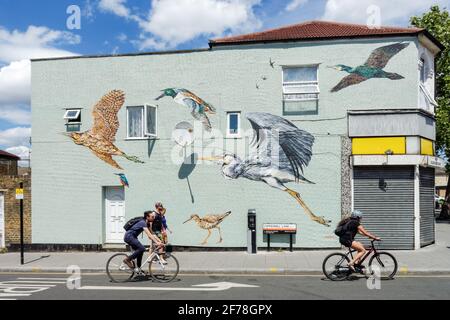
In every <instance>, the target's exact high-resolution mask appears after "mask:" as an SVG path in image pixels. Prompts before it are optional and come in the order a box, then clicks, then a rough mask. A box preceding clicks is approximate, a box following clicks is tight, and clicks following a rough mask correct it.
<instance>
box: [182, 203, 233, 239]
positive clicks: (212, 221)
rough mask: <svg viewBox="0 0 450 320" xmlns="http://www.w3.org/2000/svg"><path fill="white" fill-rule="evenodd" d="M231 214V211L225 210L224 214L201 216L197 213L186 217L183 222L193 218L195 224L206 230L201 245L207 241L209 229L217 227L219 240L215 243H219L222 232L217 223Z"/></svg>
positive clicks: (209, 234) (209, 233)
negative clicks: (206, 233) (206, 232)
mask: <svg viewBox="0 0 450 320" xmlns="http://www.w3.org/2000/svg"><path fill="white" fill-rule="evenodd" d="M230 214H231V211H228V212H225V213H224V214H209V215H206V216H204V217H202V218H200V216H199V215H198V214H193V215H191V217H190V218H189V219H187V220H186V221H185V222H183V223H187V222H189V221H191V220H194V221H195V223H196V224H197V226H198V227H199V228H201V229H204V230H207V231H208V235H207V236H206V238H205V240H203V242H202V243H201V244H202V245H204V244H207V243H208V239H209V237H210V236H211V230H212V229H217V230H218V231H219V237H220V238H219V241H218V242H217V243H221V242H222V241H223V238H222V232H221V231H220V226H219V224H220V223H221V222H222V221H223V220H224V219H225V218H226V217H228V216H229V215H230Z"/></svg>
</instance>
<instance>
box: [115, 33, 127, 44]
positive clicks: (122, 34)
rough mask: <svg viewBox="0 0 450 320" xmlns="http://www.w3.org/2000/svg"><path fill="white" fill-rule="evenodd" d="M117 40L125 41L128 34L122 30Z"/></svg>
mask: <svg viewBox="0 0 450 320" xmlns="http://www.w3.org/2000/svg"><path fill="white" fill-rule="evenodd" d="M117 40H119V41H120V42H125V41H127V40H128V36H127V35H126V34H125V33H123V32H122V33H120V34H119V35H118V36H117Z"/></svg>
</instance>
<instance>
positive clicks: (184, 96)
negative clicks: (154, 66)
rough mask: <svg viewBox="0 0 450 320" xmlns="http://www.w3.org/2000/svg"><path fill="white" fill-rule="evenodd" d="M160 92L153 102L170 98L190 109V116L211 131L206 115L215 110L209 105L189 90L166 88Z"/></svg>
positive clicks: (213, 112)
mask: <svg viewBox="0 0 450 320" xmlns="http://www.w3.org/2000/svg"><path fill="white" fill-rule="evenodd" d="M162 92H163V93H162V94H161V95H160V96H159V97H157V98H156V99H155V100H159V99H161V98H164V97H172V98H173V100H174V101H175V102H176V103H178V104H181V105H183V106H186V107H188V108H190V110H191V115H192V116H193V117H194V118H195V119H197V120H199V121H201V122H202V123H203V127H204V128H205V130H207V131H211V129H212V127H211V122H210V121H209V118H208V115H207V114H215V113H216V109H215V108H214V107H213V106H212V105H211V104H209V103H207V102H205V101H203V100H202V99H201V98H199V97H198V96H197V95H195V94H194V93H192V92H190V91H189V90H186V89H182V88H168V89H164V90H162Z"/></svg>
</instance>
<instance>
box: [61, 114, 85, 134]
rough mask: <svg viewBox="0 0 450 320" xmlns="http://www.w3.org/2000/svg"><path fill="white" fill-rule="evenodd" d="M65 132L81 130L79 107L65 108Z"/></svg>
mask: <svg viewBox="0 0 450 320" xmlns="http://www.w3.org/2000/svg"><path fill="white" fill-rule="evenodd" d="M63 118H64V120H66V132H78V131H80V130H81V109H66V112H65V113H64V117H63Z"/></svg>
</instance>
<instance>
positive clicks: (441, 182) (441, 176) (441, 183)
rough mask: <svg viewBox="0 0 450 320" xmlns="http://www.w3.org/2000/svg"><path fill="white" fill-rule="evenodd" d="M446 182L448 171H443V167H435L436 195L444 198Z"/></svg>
mask: <svg viewBox="0 0 450 320" xmlns="http://www.w3.org/2000/svg"><path fill="white" fill-rule="evenodd" d="M447 184H448V173H447V172H446V171H445V169H437V170H436V179H435V185H436V195H437V196H438V197H440V198H443V199H445V192H446V190H447Z"/></svg>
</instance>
